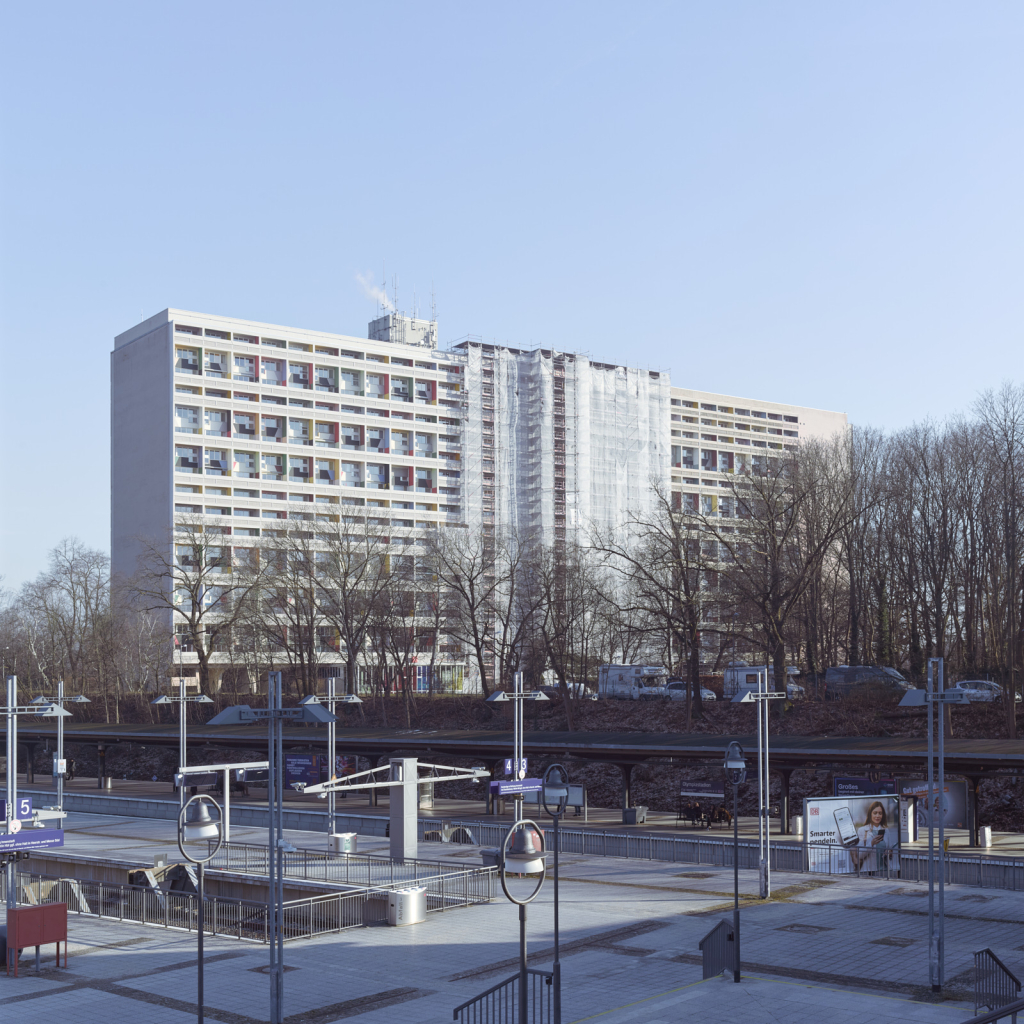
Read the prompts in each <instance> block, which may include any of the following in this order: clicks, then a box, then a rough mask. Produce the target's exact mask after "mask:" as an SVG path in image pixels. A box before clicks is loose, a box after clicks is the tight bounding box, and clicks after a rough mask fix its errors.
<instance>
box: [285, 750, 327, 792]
mask: <svg viewBox="0 0 1024 1024" xmlns="http://www.w3.org/2000/svg"><path fill="white" fill-rule="evenodd" d="M319 781H320V755H319V754H285V756H284V784H285V786H288V787H290V786H292V785H293V784H294V783H296V782H301V783H303V784H304V785H307V786H315V785H316V784H317V783H318V782H319Z"/></svg>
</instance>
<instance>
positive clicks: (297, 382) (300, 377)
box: [288, 363, 309, 389]
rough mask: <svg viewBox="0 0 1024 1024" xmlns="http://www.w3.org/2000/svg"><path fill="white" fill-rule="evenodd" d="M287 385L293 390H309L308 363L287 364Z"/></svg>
mask: <svg viewBox="0 0 1024 1024" xmlns="http://www.w3.org/2000/svg"><path fill="white" fill-rule="evenodd" d="M288 384H289V385H290V386H291V387H293V388H307V389H308V388H309V363H289V364H288Z"/></svg>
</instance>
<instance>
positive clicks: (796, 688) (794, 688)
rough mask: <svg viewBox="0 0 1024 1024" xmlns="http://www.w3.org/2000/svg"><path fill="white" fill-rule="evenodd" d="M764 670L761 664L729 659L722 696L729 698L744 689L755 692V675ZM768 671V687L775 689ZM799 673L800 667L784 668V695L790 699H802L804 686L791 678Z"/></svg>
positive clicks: (770, 670) (724, 674) (772, 678)
mask: <svg viewBox="0 0 1024 1024" xmlns="http://www.w3.org/2000/svg"><path fill="white" fill-rule="evenodd" d="M765 671H766V669H765V667H764V666H763V665H748V664H747V663H746V662H745V661H731V662H729V665H728V666H727V667H726V669H725V672H724V673H723V677H722V696H723V697H724V698H725V699H726V700H731V699H732V698H733V697H735V696H736V695H737V694H740V693H743V692H744V691H745V690H752V691H753V692H754V693H757V676H758V673H761V674H762V675H763V674H764V672H765ZM767 671H768V688H769V689H771V690H774V689H775V676H774V674H773V672H772V669H771V668H769V669H767ZM799 674H800V669H798V668H796V667H794V666H792V665H790V666H789V667H788V668H787V669H786V696H787V697H788V698H789V699H790V700H802V699H803V697H804V688H803V687H802V686H801V685H800V684H799V683H798V682H796V680H795V679H794V678H793V677H794V676H797V675H799Z"/></svg>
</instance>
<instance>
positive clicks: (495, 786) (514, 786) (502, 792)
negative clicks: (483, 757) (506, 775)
mask: <svg viewBox="0 0 1024 1024" xmlns="http://www.w3.org/2000/svg"><path fill="white" fill-rule="evenodd" d="M543 788H544V783H543V782H542V781H541V780H540V779H512V780H511V781H509V782H501V781H498V782H492V783H491V792H492V793H497V794H498V796H515V794H516V793H539V792H540V790H541V789H543Z"/></svg>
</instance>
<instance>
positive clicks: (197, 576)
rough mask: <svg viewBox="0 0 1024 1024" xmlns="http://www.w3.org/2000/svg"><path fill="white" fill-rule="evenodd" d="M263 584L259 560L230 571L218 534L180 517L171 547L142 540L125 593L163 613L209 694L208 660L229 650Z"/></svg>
mask: <svg viewBox="0 0 1024 1024" xmlns="http://www.w3.org/2000/svg"><path fill="white" fill-rule="evenodd" d="M261 586H263V578H262V569H261V565H260V562H259V561H258V560H254V561H252V562H250V563H249V564H247V565H245V566H239V567H238V571H237V572H236V571H234V567H233V566H232V564H231V556H230V549H229V548H227V547H226V545H225V541H224V538H223V536H222V535H220V534H215V533H213V532H211V530H210V529H209V528H206V527H204V526H203V523H202V520H201V519H198V518H195V519H183V520H181V521H180V522H179V523H178V524H177V525H176V526H175V532H174V537H173V542H172V543H156V542H152V541H149V542H145V543H144V544H143V548H142V555H141V557H140V568H139V571H138V573H137V574H136V575H135V577H134V579H133V580H132V581H131V583H130V584H129V587H128V592H129V593H130V594H131V595H132V596H133V597H134V598H135V600H136V601H137V602H138V605H139V607H140V608H142V609H144V610H146V611H150V612H155V611H163V612H166V613H168V617H169V618H171V617H172V616H173V618H172V621H173V622H175V630H176V632H177V634H178V636H179V638H180V640H181V641H183V642H184V643H185V644H187V645H188V646H190V647H191V648H192V649H193V650H194V651H195V653H196V656H197V658H198V661H199V686H200V689H201V691H202V692H203V693H205V694H209V693H210V656H211V655H212V654H213V653H214V651H217V650H229V649H230V647H231V632H232V630H233V629H234V627H235V625H236V623H238V621H239V620H240V619H242V618H243V617H244V616H245V615H246V614H248V612H247V604H248V602H249V601H250V600H255V599H257V597H258V595H259V591H260V588H261Z"/></svg>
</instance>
